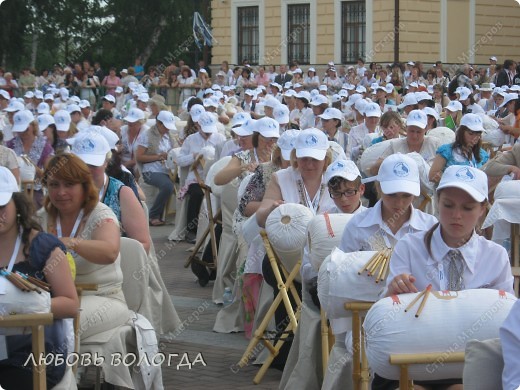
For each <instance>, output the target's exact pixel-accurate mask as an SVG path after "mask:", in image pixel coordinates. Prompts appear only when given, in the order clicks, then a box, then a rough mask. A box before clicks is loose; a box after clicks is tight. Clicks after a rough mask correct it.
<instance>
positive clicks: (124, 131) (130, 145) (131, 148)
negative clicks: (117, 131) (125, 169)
mask: <svg viewBox="0 0 520 390" xmlns="http://www.w3.org/2000/svg"><path fill="white" fill-rule="evenodd" d="M148 129H149V127H148V126H146V125H142V126H141V129H140V130H139V133H138V135H137V137H136V138H135V139H134V141H133V142H130V141H129V140H128V125H124V126H121V145H122V146H123V150H122V154H121V160H122V161H123V162H127V161H130V160H133V159H134V156H135V154H136V151H137V145H138V142H139V136H140V135H141V134H143V133H144V132H146V131H147V130H148Z"/></svg>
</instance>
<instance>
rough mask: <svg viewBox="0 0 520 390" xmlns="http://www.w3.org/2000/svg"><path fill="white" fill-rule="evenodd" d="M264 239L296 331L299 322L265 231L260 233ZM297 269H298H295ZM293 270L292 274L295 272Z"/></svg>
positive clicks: (289, 279)
mask: <svg viewBox="0 0 520 390" xmlns="http://www.w3.org/2000/svg"><path fill="white" fill-rule="evenodd" d="M260 234H261V236H262V239H263V240H264V246H265V249H266V252H267V257H268V258H269V262H270V263H271V269H272V270H273V274H274V277H275V278H276V282H277V284H278V290H279V293H280V294H281V295H282V300H283V303H284V305H285V309H286V311H287V315H288V316H289V318H290V320H291V323H292V325H293V328H294V329H296V328H297V327H298V322H297V321H296V317H295V316H294V311H293V308H292V304H291V300H290V299H289V295H288V294H287V287H286V285H285V283H284V282H283V280H282V275H281V274H280V269H279V268H278V262H277V261H276V256H275V255H274V252H273V248H272V247H271V243H270V242H269V239H268V238H267V234H266V233H265V231H262V232H260ZM294 268H295V269H296V267H294ZM295 269H293V270H292V272H291V274H293V272H294V271H295ZM290 276H291V275H289V278H288V281H289V282H290V283H292V280H291V278H290Z"/></svg>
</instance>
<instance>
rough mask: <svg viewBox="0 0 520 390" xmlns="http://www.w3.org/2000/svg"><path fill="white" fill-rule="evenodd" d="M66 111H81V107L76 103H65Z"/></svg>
mask: <svg viewBox="0 0 520 390" xmlns="http://www.w3.org/2000/svg"><path fill="white" fill-rule="evenodd" d="M67 111H68V112H69V113H70V114H72V113H73V112H81V108H79V106H78V105H77V104H69V105H67Z"/></svg>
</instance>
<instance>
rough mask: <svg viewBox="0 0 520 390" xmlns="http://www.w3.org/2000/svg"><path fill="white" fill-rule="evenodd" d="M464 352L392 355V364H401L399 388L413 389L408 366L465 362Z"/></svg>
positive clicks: (403, 389) (401, 389)
mask: <svg viewBox="0 0 520 390" xmlns="http://www.w3.org/2000/svg"><path fill="white" fill-rule="evenodd" d="M464 355H465V354H464V352H453V353H449V354H446V351H444V352H434V353H410V354H407V353H406V354H392V355H390V364H393V365H397V366H400V378H399V389H400V390H413V381H412V380H410V378H409V376H408V366H409V365H411V364H433V363H435V362H438V361H442V362H443V363H464Z"/></svg>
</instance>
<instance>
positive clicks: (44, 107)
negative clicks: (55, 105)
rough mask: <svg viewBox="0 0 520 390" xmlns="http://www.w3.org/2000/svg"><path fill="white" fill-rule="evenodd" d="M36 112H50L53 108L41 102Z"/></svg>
mask: <svg viewBox="0 0 520 390" xmlns="http://www.w3.org/2000/svg"><path fill="white" fill-rule="evenodd" d="M36 112H37V113H38V114H50V112H51V109H50V107H49V105H48V104H47V103H45V102H41V103H40V104H38V107H36Z"/></svg>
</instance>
